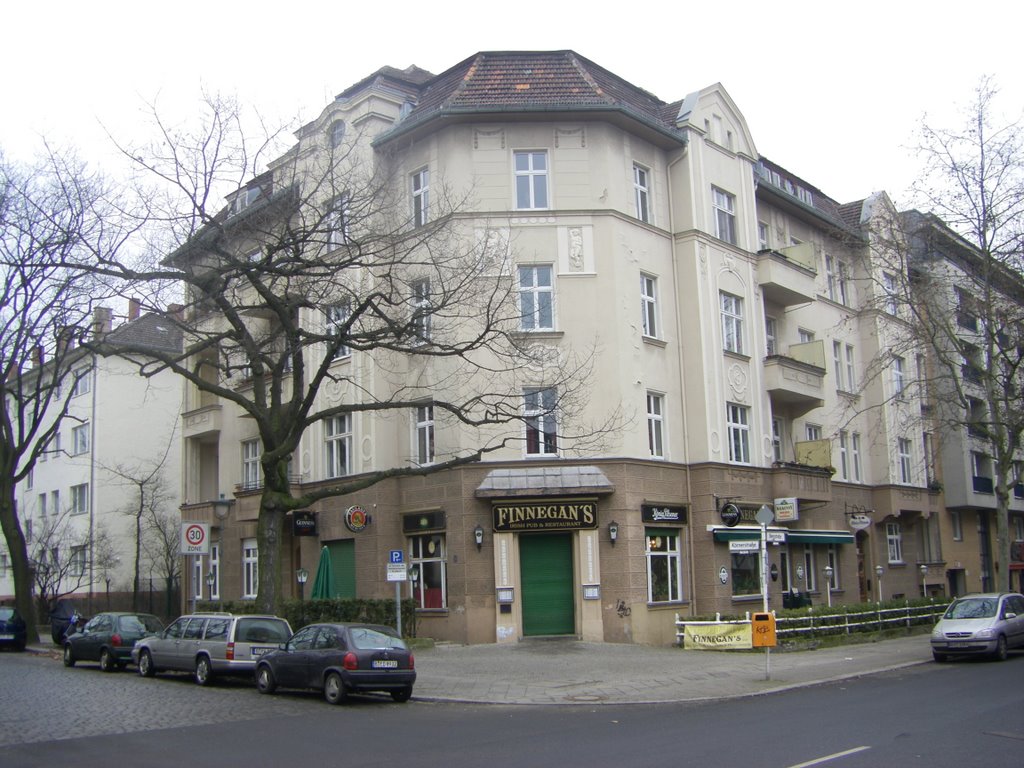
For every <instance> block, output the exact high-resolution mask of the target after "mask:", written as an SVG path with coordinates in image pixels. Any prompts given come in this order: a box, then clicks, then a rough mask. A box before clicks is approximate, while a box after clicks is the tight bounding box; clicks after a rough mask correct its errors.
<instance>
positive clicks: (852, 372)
mask: <svg viewBox="0 0 1024 768" xmlns="http://www.w3.org/2000/svg"><path fill="white" fill-rule="evenodd" d="M846 391H847V392H856V391H857V369H856V367H855V366H854V364H853V344H847V345H846Z"/></svg>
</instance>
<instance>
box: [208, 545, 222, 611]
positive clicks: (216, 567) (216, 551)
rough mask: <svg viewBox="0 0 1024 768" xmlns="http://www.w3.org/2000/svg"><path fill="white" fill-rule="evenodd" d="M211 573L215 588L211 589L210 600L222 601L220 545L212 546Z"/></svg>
mask: <svg viewBox="0 0 1024 768" xmlns="http://www.w3.org/2000/svg"><path fill="white" fill-rule="evenodd" d="M209 561H210V573H212V574H213V586H211V587H210V599H211V600H220V544H212V543H211V544H210V557H209Z"/></svg>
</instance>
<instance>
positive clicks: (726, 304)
mask: <svg viewBox="0 0 1024 768" xmlns="http://www.w3.org/2000/svg"><path fill="white" fill-rule="evenodd" d="M719 300H720V303H721V311H722V348H723V349H725V351H726V352H736V353H737V354H743V299H741V298H740V297H739V296H734V295H733V294H731V293H726V292H725V291H721V292H720V293H719Z"/></svg>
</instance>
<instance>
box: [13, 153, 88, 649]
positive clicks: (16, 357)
mask: <svg viewBox="0 0 1024 768" xmlns="http://www.w3.org/2000/svg"><path fill="white" fill-rule="evenodd" d="M103 192H104V190H103V189H102V188H101V186H100V184H99V181H98V180H97V179H96V178H95V177H94V176H91V175H90V174H89V173H88V171H87V170H86V169H85V168H84V167H83V166H81V165H80V164H77V163H76V162H75V161H74V160H73V159H70V158H68V157H61V156H58V155H56V154H54V155H51V156H50V158H49V159H48V160H47V161H45V162H41V163H39V164H37V165H36V166H34V167H19V166H16V165H14V164H11V163H7V162H6V161H5V160H4V159H3V157H2V156H0V399H2V402H3V408H2V409H0V526H2V528H3V533H4V539H5V542H6V545H7V550H8V552H9V553H10V557H11V565H12V571H13V577H14V588H15V593H16V600H17V606H18V610H19V611H21V613H22V614H23V615H24V616H26V617H31V616H33V615H34V609H33V596H32V593H33V583H32V582H33V578H32V574H31V558H30V556H29V551H28V546H27V542H26V538H25V531H24V525H23V520H22V519H21V518H20V517H19V512H18V509H17V506H16V496H15V491H16V487H17V484H18V483H19V482H21V481H22V480H24V479H26V478H27V477H29V476H30V474H31V472H32V471H33V468H34V467H35V464H36V462H37V461H38V460H39V458H40V456H41V455H42V454H43V452H44V451H46V450H49V449H50V447H51V441H52V439H53V437H54V435H55V434H57V431H58V430H59V428H60V424H61V420H62V419H63V418H64V417H65V416H66V415H67V412H68V404H69V400H70V395H71V391H72V389H73V386H72V384H73V382H71V381H70V380H69V377H71V376H73V375H80V373H81V372H82V369H81V368H78V369H75V372H74V373H72V368H71V365H70V363H72V362H73V361H74V359H75V356H76V355H78V354H80V353H79V352H77V351H75V350H73V345H72V344H71V343H70V341H71V340H72V339H73V338H74V337H75V336H76V335H77V334H78V333H79V331H78V329H79V328H83V327H84V326H85V318H87V317H88V314H89V310H90V301H91V295H90V294H91V291H92V287H93V285H94V283H93V281H92V279H91V278H89V276H88V275H84V274H82V273H78V272H73V271H68V270H66V269H64V268H62V267H61V266H60V264H61V263H62V262H67V261H73V260H75V259H77V258H79V254H77V253H76V251H77V250H78V249H80V248H82V246H83V243H84V242H85V240H86V239H88V240H89V241H90V242H92V243H96V242H101V241H103V240H104V236H103V234H102V222H101V221H100V219H99V218H98V217H97V216H96V215H95V214H96V210H95V206H96V204H97V203H98V201H99V200H100V199H101V197H102V194H103ZM29 633H30V636H31V637H30V641H32V640H34V639H36V622H35V621H29Z"/></svg>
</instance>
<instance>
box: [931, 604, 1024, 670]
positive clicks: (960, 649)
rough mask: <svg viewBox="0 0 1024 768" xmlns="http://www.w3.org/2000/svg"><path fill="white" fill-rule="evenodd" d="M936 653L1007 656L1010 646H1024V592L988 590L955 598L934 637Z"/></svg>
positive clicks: (944, 655) (940, 656)
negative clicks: (1021, 593) (1023, 594)
mask: <svg viewBox="0 0 1024 768" xmlns="http://www.w3.org/2000/svg"><path fill="white" fill-rule="evenodd" d="M931 644H932V656H933V657H934V658H935V660H936V661H945V660H946V659H947V658H948V657H950V656H970V655H976V656H991V657H992V658H994V659H999V660H1002V659H1005V658H1006V652H1007V650H1008V649H1010V648H1019V647H1021V646H1024V596H1022V595H1020V594H1018V593H1017V592H988V593H984V594H978V595H965V596H964V597H960V598H957V599H956V600H954V601H953V602H952V603H951V604H950V606H949V608H947V609H946V612H945V613H944V614H943V615H942V618H941V619H939V622H938V624H936V625H935V629H933V630H932V637H931Z"/></svg>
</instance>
